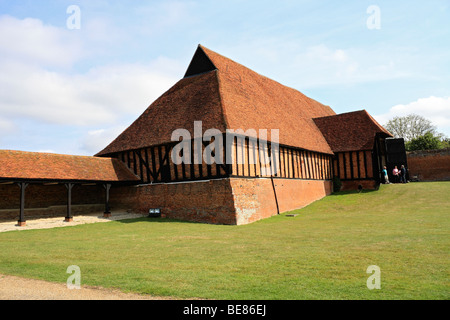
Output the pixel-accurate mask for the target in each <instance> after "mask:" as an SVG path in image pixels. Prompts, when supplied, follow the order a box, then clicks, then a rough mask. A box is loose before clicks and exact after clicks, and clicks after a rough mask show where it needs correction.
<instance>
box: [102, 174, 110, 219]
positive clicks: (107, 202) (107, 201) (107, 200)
mask: <svg viewBox="0 0 450 320" xmlns="http://www.w3.org/2000/svg"><path fill="white" fill-rule="evenodd" d="M103 188H105V190H106V196H105V212H104V213H103V217H104V218H109V217H111V212H110V208H109V190H110V189H111V184H110V183H105V184H104V185H103Z"/></svg>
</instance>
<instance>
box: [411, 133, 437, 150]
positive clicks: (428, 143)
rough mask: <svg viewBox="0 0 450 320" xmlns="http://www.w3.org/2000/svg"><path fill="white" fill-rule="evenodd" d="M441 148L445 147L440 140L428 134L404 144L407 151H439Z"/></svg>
mask: <svg viewBox="0 0 450 320" xmlns="http://www.w3.org/2000/svg"><path fill="white" fill-rule="evenodd" d="M443 147H445V145H444V143H442V141H441V139H440V138H439V137H437V136H435V135H433V134H432V133H430V132H428V133H426V134H424V135H423V136H420V137H417V138H415V139H412V140H411V141H409V142H407V143H406V144H405V148H406V150H408V151H414V150H433V149H441V148H443Z"/></svg>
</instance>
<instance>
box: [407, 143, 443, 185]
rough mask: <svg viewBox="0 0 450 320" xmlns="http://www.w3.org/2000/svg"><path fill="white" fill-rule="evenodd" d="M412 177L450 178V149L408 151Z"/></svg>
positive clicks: (430, 179)
mask: <svg viewBox="0 0 450 320" xmlns="http://www.w3.org/2000/svg"><path fill="white" fill-rule="evenodd" d="M407 160H408V171H409V177H410V179H413V177H414V176H417V177H418V179H419V181H438V180H450V149H442V150H424V151H412V152H407Z"/></svg>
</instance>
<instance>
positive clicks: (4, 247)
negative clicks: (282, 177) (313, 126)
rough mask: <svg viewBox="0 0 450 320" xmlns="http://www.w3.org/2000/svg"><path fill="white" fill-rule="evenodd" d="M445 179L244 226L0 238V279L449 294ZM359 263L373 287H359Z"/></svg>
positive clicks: (332, 295)
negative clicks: (72, 276) (373, 274)
mask: <svg viewBox="0 0 450 320" xmlns="http://www.w3.org/2000/svg"><path fill="white" fill-rule="evenodd" d="M449 196H450V182H433V183H409V184H407V185H382V186H381V188H380V190H379V191H372V192H369V191H368V192H363V193H353V192H341V193H337V194H334V195H331V196H329V197H326V198H324V199H322V200H320V201H317V202H315V203H313V204H311V205H310V206H308V207H306V208H303V209H301V210H296V211H294V212H295V213H298V214H299V215H298V216H296V217H286V216H285V215H284V214H283V215H280V216H276V217H272V218H269V219H266V220H262V221H258V222H256V223H253V224H250V225H245V226H221V225H207V224H199V223H187V222H180V221H173V220H152V219H147V218H143V219H137V220H126V221H122V222H118V221H116V222H109V223H98V224H90V225H80V226H73V227H65V228H56V229H48V230H30V231H20V232H19V231H13V232H6V233H1V234H0V273H3V274H11V275H18V276H24V277H29V278H36V279H44V280H50V281H55V282H66V280H67V278H68V276H69V274H67V273H66V269H67V267H68V266H69V265H78V266H79V267H80V268H81V277H82V278H81V282H82V285H93V286H102V287H114V288H120V289H122V290H123V291H128V292H130V291H131V292H138V293H144V294H152V295H158V296H161V295H162V296H174V297H180V298H192V297H199V298H211V299H449V298H450V285H449V278H450V277H449V271H450V269H449V266H450V263H449V262H450V261H449V252H450V251H449V249H450V246H449V244H450V241H449V230H450V228H449V227H450V225H449V212H450V204H449V199H450V197H449ZM369 265H377V266H379V267H380V269H381V290H369V289H368V288H367V286H366V281H367V278H368V277H369V276H370V274H367V273H366V269H367V267H368V266H369Z"/></svg>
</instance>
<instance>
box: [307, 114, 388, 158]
mask: <svg viewBox="0 0 450 320" xmlns="http://www.w3.org/2000/svg"><path fill="white" fill-rule="evenodd" d="M314 122H315V123H316V125H317V126H318V127H319V129H320V131H322V133H323V135H324V137H325V138H326V139H327V142H328V144H329V145H330V147H331V149H332V150H333V152H345V151H356V150H371V149H372V148H373V145H374V141H375V140H374V138H375V135H376V134H377V133H380V134H384V135H385V136H387V137H392V135H391V134H390V133H389V132H388V131H387V130H386V129H384V128H383V127H382V126H381V125H380V124H379V123H378V122H377V121H376V120H375V119H374V118H372V116H371V115H370V114H369V113H367V111H366V110H361V111H355V112H348V113H342V114H338V115H334V116H328V117H321V118H315V119H314Z"/></svg>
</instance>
